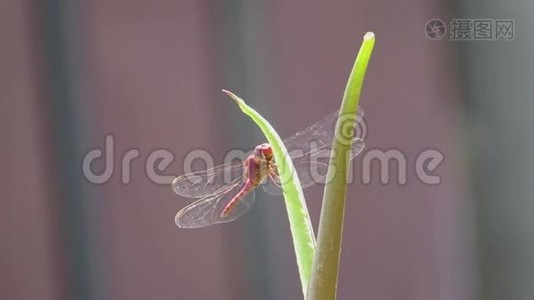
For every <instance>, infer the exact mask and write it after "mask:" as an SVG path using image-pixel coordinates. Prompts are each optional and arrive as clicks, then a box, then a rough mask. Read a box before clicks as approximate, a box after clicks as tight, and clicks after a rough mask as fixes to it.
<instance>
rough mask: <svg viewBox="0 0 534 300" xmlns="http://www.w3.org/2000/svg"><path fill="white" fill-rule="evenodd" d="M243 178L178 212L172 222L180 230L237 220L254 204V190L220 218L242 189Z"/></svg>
mask: <svg viewBox="0 0 534 300" xmlns="http://www.w3.org/2000/svg"><path fill="white" fill-rule="evenodd" d="M243 184H244V180H243V178H236V179H234V180H233V181H232V182H230V183H229V184H227V185H225V186H223V187H221V188H219V189H218V190H217V191H215V192H214V193H212V194H210V195H208V196H205V197H204V198H201V199H199V200H197V201H195V202H193V203H191V204H189V205H188V206H186V207H185V208H183V209H182V210H180V211H179V212H178V213H177V214H176V217H175V218H174V222H175V223H176V225H177V226H178V227H181V228H197V227H204V226H208V225H212V224H216V223H225V222H230V221H233V220H235V219H237V218H238V217H239V216H241V215H242V214H244V213H245V212H246V211H247V210H248V209H249V208H250V207H251V206H252V205H253V204H254V199H255V195H254V190H252V191H250V192H249V193H248V194H247V195H246V196H245V197H244V198H243V199H241V201H239V203H237V204H236V206H235V207H234V208H233V209H232V211H231V212H230V213H229V214H228V215H226V216H224V217H223V216H221V212H222V210H223V209H224V207H225V206H226V205H227V204H228V202H230V201H231V200H232V198H233V197H234V196H235V195H236V194H237V193H238V192H239V190H240V189H241V188H242V187H243Z"/></svg>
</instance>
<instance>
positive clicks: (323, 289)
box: [307, 32, 375, 300]
mask: <svg viewBox="0 0 534 300" xmlns="http://www.w3.org/2000/svg"><path fill="white" fill-rule="evenodd" d="M374 44H375V36H374V34H373V33H372V32H368V33H367V34H365V36H364V38H363V44H362V46H361V48H360V52H359V53H358V56H357V57H356V61H355V63H354V66H353V68H352V71H351V74H350V77H349V80H348V83H347V86H346V88H345V93H344V95H343V102H342V103H341V109H340V111H339V118H338V121H337V123H336V129H335V130H336V131H335V135H334V140H333V142H332V155H331V156H330V163H329V166H328V173H327V178H328V181H327V183H326V186H325V192H324V195H323V204H322V209H321V220H320V222H319V233H318V237H317V252H316V256H315V259H314V262H313V273H312V277H311V280H310V286H309V291H308V297H307V299H308V300H324V299H335V298H336V288H337V277H338V270H339V258H340V254H341V238H342V235H343V218H344V215H345V196H346V190H347V181H346V179H347V172H348V167H349V157H348V155H347V154H348V153H349V152H350V149H351V146H352V143H351V142H350V141H351V140H352V137H353V127H352V126H347V124H354V122H355V120H356V112H357V109H358V103H359V100H360V93H361V90H362V85H363V79H364V77H365V71H366V70H367V65H368V63H369V59H370V58H371V53H372V52H373V47H374Z"/></svg>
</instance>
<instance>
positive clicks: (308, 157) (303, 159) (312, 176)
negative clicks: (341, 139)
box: [262, 138, 365, 195]
mask: <svg viewBox="0 0 534 300" xmlns="http://www.w3.org/2000/svg"><path fill="white" fill-rule="evenodd" d="M330 142H331V141H330ZM364 148H365V142H364V140H362V139H360V138H354V139H353V142H352V148H351V154H350V159H349V160H352V159H353V158H354V157H356V156H357V155H358V154H360V153H361V152H362V151H363V149H364ZM331 151H332V146H331V144H323V145H322V146H321V148H316V149H314V150H311V151H310V152H309V153H306V154H305V155H301V156H297V157H292V160H293V165H294V166H295V170H296V172H297V174H298V176H299V181H300V185H301V186H302V188H307V187H310V186H312V185H314V184H316V183H321V184H324V183H325V182H326V173H327V171H328V163H329V160H330V155H331ZM262 188H263V190H264V191H265V192H267V193H268V194H271V195H281V194H282V190H281V189H280V182H273V181H272V180H270V179H267V180H266V181H265V182H264V183H263V184H262Z"/></svg>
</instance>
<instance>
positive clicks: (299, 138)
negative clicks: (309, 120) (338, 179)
mask: <svg viewBox="0 0 534 300" xmlns="http://www.w3.org/2000/svg"><path fill="white" fill-rule="evenodd" d="M338 115H339V111H336V112H334V113H332V114H330V115H328V116H326V117H324V118H323V119H322V120H320V121H319V122H317V123H315V124H313V125H311V126H309V127H307V128H306V129H304V130H302V131H300V132H298V133H296V134H294V135H292V136H290V137H288V138H286V139H284V140H283V142H284V145H285V146H286V149H287V151H288V153H287V154H288V155H289V157H290V158H291V160H292V161H293V166H294V171H295V172H296V174H297V175H298V177H299V180H300V183H301V186H302V188H307V187H310V186H312V185H313V184H315V183H318V182H324V180H325V178H326V172H327V170H328V160H329V158H330V155H331V153H330V152H331V150H332V146H331V145H332V141H333V139H334V136H335V134H334V128H335V124H336V121H337V119H338ZM362 120H363V110H362V109H361V108H359V109H358V115H357V117H356V122H361V121H362ZM342 124H343V123H342ZM343 125H344V126H346V125H347V124H343ZM349 126H353V128H354V126H355V123H354V122H352V123H351V124H350V125H349ZM342 131H344V130H342ZM351 132H352V131H351ZM354 132H357V131H356V130H355V131H354ZM336 138H337V136H336ZM341 138H343V137H341ZM348 140H349V141H350V142H351V143H352V148H351V152H350V153H349V159H350V160H352V159H353V158H354V157H356V156H357V155H358V154H359V153H360V152H362V150H363V149H364V147H365V142H364V141H363V139H362V138H361V137H358V136H357V135H356V136H355V137H352V136H351V137H350V139H348ZM277 171H278V170H277V165H276V162H275V161H274V155H273V149H272V147H271V145H269V144H268V143H263V144H260V145H258V146H256V147H255V148H254V151H253V152H252V153H251V154H250V155H248V156H247V157H246V159H244V160H242V161H238V162H235V161H234V162H229V163H226V164H222V165H219V166H216V167H214V168H211V169H208V170H203V171H199V172H193V173H189V174H185V175H182V176H179V177H176V178H175V179H174V180H173V182H172V190H173V191H174V192H175V193H176V194H178V195H180V196H183V197H188V198H198V200H196V201H195V202H193V203H191V204H189V205H188V206H186V207H184V208H183V209H182V210H180V211H179V212H178V213H177V214H176V216H175V219H174V220H175V223H176V225H177V226H178V227H180V228H198V227H204V226H209V225H213V224H217V223H225V222H230V221H233V220H235V219H237V218H238V217H240V216H241V215H243V214H244V213H245V212H247V211H248V210H249V209H250V208H251V207H252V205H253V204H254V202H255V191H256V189H257V188H258V187H259V186H262V188H263V190H264V191H265V192H267V193H268V194H272V195H281V194H282V189H281V183H280V178H279V177H278V173H277Z"/></svg>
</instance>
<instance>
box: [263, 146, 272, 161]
mask: <svg viewBox="0 0 534 300" xmlns="http://www.w3.org/2000/svg"><path fill="white" fill-rule="evenodd" d="M260 146H261V154H262V155H263V157H265V158H267V159H271V158H272V157H273V148H272V147H271V145H269V144H261V145H260Z"/></svg>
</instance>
